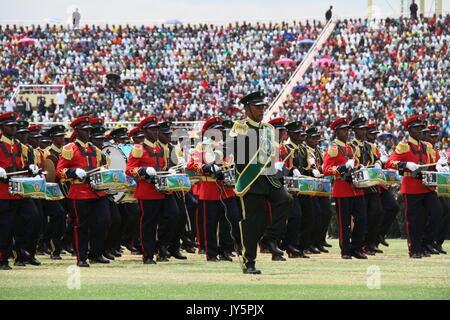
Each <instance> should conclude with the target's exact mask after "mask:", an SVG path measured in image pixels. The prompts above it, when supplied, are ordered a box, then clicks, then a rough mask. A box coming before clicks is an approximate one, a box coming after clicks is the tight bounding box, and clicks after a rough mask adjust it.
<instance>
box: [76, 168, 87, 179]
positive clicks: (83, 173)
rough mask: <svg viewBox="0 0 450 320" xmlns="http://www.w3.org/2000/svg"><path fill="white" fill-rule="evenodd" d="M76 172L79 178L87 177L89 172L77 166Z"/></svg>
mask: <svg viewBox="0 0 450 320" xmlns="http://www.w3.org/2000/svg"><path fill="white" fill-rule="evenodd" d="M75 174H76V176H77V177H78V178H80V179H83V178H84V177H86V175H87V173H86V171H84V170H83V169H80V168H77V169H76V170H75Z"/></svg>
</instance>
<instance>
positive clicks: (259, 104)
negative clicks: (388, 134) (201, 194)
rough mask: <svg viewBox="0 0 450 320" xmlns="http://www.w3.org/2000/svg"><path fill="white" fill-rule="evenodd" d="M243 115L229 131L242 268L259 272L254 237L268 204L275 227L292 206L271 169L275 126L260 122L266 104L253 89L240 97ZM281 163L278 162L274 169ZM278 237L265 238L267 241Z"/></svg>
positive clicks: (264, 224) (280, 226) (262, 225)
mask: <svg viewBox="0 0 450 320" xmlns="http://www.w3.org/2000/svg"><path fill="white" fill-rule="evenodd" d="M240 103H242V104H243V105H244V109H245V115H246V118H245V119H244V120H241V121H239V120H238V121H235V123H234V126H233V128H232V129H231V133H230V135H232V136H234V137H235V138H234V148H235V152H234V154H235V157H234V158H235V165H236V173H237V180H236V187H235V192H236V195H237V196H238V197H239V198H240V201H241V208H242V215H243V220H241V221H240V226H241V236H242V246H243V260H244V266H243V272H244V273H245V274H260V273H261V271H260V270H258V269H256V268H255V260H256V254H257V244H258V241H259V240H260V239H261V237H262V236H263V234H264V231H265V230H266V228H267V226H268V225H269V219H268V212H269V206H270V208H271V210H272V225H273V227H274V228H275V229H276V230H283V228H285V227H286V221H287V217H288V215H289V213H290V211H291V209H292V201H293V200H292V197H291V196H290V195H289V193H288V192H287V191H286V189H285V188H284V186H283V184H281V183H280V181H279V180H278V178H277V177H276V175H275V173H276V171H275V172H274V170H272V168H271V167H272V166H271V165H270V164H271V163H273V160H275V159H274V157H273V151H274V149H273V142H274V138H275V132H274V131H275V130H274V128H273V127H272V126H271V125H270V124H266V123H262V120H263V115H264V110H265V108H266V107H267V102H266V101H265V97H264V95H263V94H262V93H260V92H253V93H250V94H248V95H246V96H245V97H244V98H242V99H241V101H240ZM282 167H283V164H282V163H280V162H278V164H277V165H276V168H275V169H276V170H278V169H281V168H282ZM277 240H278V239H268V241H269V243H272V242H276V241H277ZM275 245H276V243H275Z"/></svg>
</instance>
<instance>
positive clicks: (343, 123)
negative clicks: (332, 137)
mask: <svg viewBox="0 0 450 320" xmlns="http://www.w3.org/2000/svg"><path fill="white" fill-rule="evenodd" d="M347 128H350V125H349V124H348V122H347V118H345V117H342V118H338V119H336V120H334V121H333V123H332V124H331V125H330V129H331V130H338V129H347Z"/></svg>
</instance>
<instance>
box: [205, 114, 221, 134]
mask: <svg viewBox="0 0 450 320" xmlns="http://www.w3.org/2000/svg"><path fill="white" fill-rule="evenodd" d="M208 129H224V127H223V124H222V118H221V117H214V118H211V119H209V120H208V121H206V122H205V123H204V124H203V127H202V133H204V132H206V130H208Z"/></svg>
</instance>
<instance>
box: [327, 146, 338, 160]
mask: <svg viewBox="0 0 450 320" xmlns="http://www.w3.org/2000/svg"><path fill="white" fill-rule="evenodd" d="M327 152H328V155H329V156H330V157H332V158H334V157H337V156H338V154H339V151H338V148H337V147H336V146H333V145H332V146H330V147H329V148H328V151H327Z"/></svg>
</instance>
